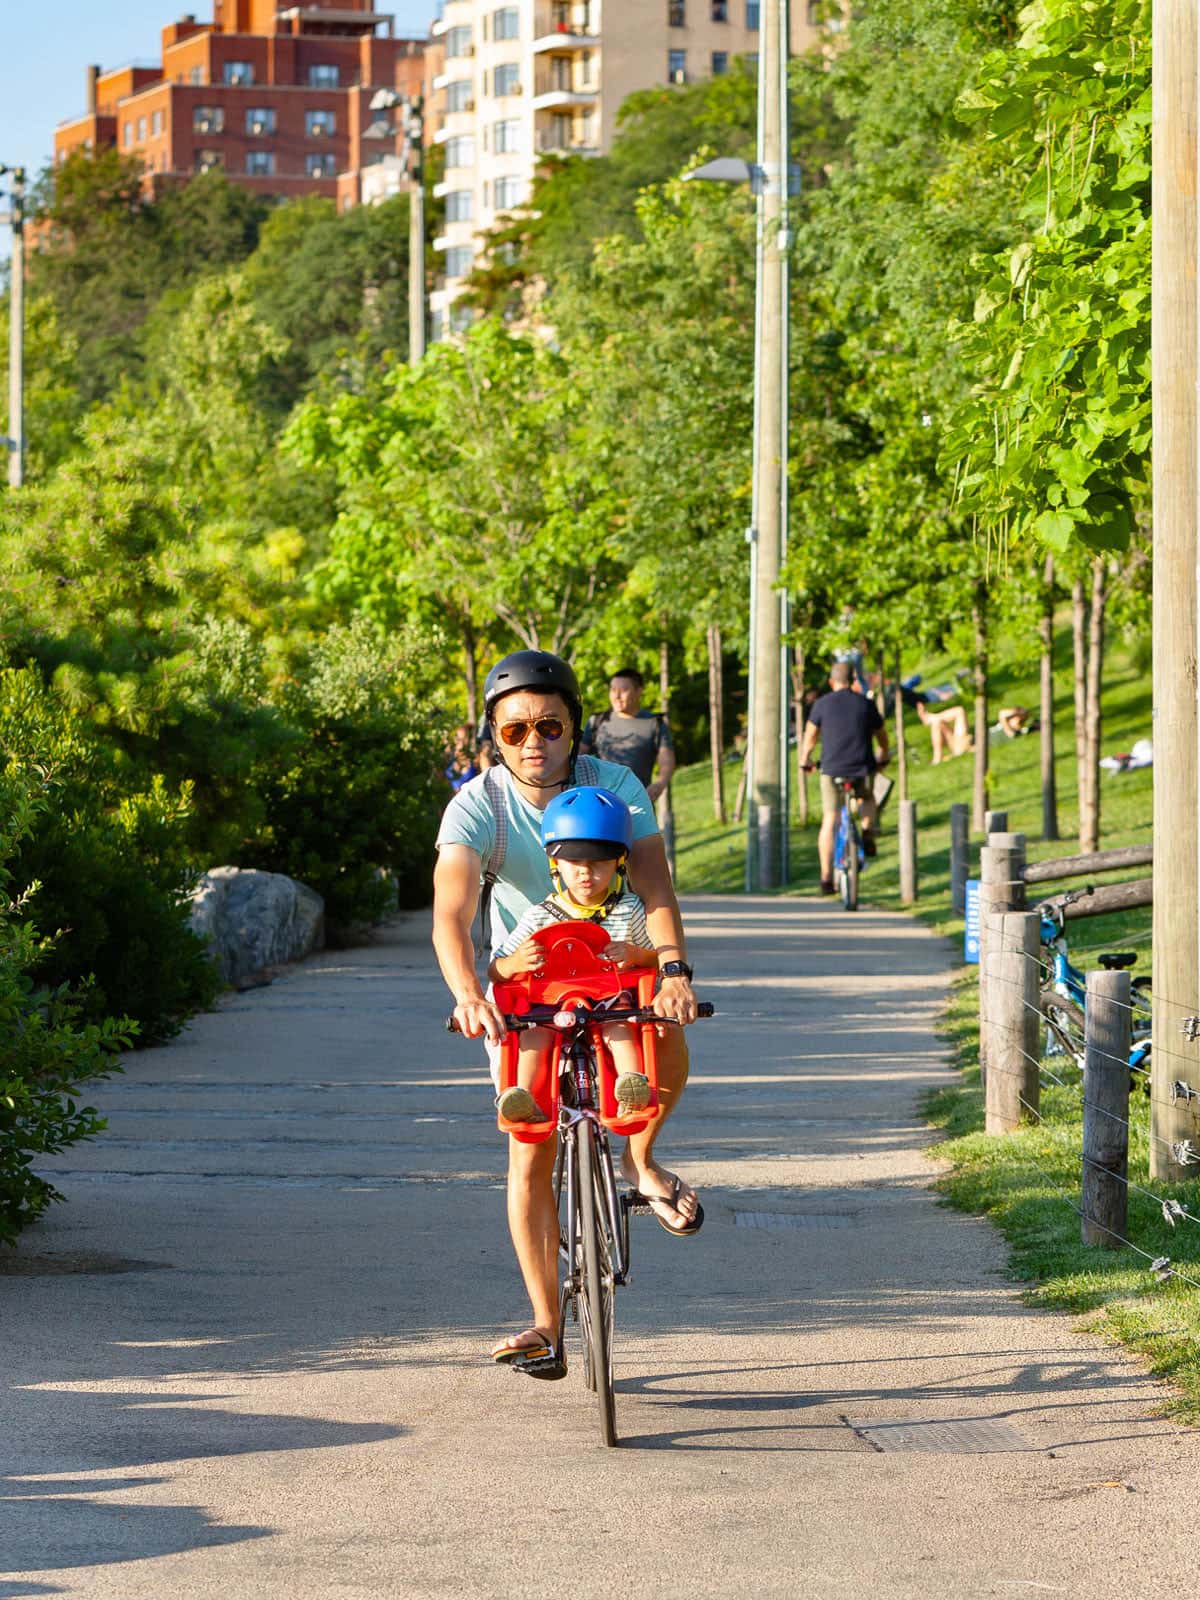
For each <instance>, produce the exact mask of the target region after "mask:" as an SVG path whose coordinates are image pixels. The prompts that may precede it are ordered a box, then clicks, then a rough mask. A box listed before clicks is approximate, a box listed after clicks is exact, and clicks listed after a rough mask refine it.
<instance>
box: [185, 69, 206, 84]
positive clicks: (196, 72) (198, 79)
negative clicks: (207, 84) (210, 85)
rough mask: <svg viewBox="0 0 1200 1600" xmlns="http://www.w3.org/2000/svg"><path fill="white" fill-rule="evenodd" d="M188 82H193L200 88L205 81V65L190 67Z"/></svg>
mask: <svg viewBox="0 0 1200 1600" xmlns="http://www.w3.org/2000/svg"><path fill="white" fill-rule="evenodd" d="M188 82H189V83H191V84H194V85H195V86H196V87H197V88H199V86H200V85H201V84H202V83H203V82H204V68H203V67H189V68H188Z"/></svg>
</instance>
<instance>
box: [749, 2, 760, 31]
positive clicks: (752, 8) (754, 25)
mask: <svg viewBox="0 0 1200 1600" xmlns="http://www.w3.org/2000/svg"><path fill="white" fill-rule="evenodd" d="M746 26H747V28H749V29H750V31H751V32H752V33H754V32H757V30H758V0H746Z"/></svg>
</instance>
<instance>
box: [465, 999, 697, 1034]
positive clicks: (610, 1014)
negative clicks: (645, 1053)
mask: <svg viewBox="0 0 1200 1600" xmlns="http://www.w3.org/2000/svg"><path fill="white" fill-rule="evenodd" d="M715 1014H716V1007H715V1006H714V1005H713V1003H712V1001H711V1000H701V1001H699V1002H698V1004H697V1006H696V1016H697V1017H711V1016H714V1015H715ZM502 1015H503V1016H504V1026H505V1027H506V1028H507V1029H508V1030H509V1032H510V1033H524V1032H525V1031H526V1030H527V1029H528V1028H544V1027H546V1026H547V1025H553V1024H554V1022H555V1019H556V1018H558V1017H561V1016H570V1017H572V1018H573V1019H574V1021H573V1024H572V1025H573V1026H576V1027H577V1026H578V1025H579V1024H580V1023H581V1022H598V1023H599V1022H666V1023H669V1024H672V1025H674V1026H675V1027H677V1028H681V1027H682V1026H683V1024H682V1023H681V1022H679V1021H677V1020H676V1018H675V1017H660V1016H659V1014H658V1012H657V1011H655V1010H654V1009H653V1007H651V1006H635V1007H632V1008H626V1009H625V1010H623V1011H587V1010H584V1009H583V1007H579V1008H578V1009H576V1010H573V1011H567V1010H565V1009H564V1008H560V1007H558V1006H535V1007H533V1009H532V1010H530V1011H526V1012H524V1013H523V1014H522V1015H520V1016H515V1015H513V1016H510V1015H508V1014H507V1013H502ZM559 1025H560V1026H563V1025H562V1024H559ZM564 1031H565V1030H564ZM446 1032H447V1033H461V1032H462V1029H461V1028H460V1027H459V1025H458V1023H457V1022H456V1021H455V1019H454V1017H453V1016H449V1017H447V1018H446Z"/></svg>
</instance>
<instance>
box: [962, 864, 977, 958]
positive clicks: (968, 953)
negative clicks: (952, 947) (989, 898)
mask: <svg viewBox="0 0 1200 1600" xmlns="http://www.w3.org/2000/svg"><path fill="white" fill-rule="evenodd" d="M966 917H967V925H966V928H965V929H964V930H963V960H964V961H974V962H975V963H977V964H978V961H979V879H978V878H968V879H967V903H966Z"/></svg>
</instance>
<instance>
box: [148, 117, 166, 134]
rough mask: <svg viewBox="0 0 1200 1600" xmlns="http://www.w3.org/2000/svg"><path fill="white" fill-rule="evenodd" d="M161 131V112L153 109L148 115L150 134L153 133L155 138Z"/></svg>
mask: <svg viewBox="0 0 1200 1600" xmlns="http://www.w3.org/2000/svg"><path fill="white" fill-rule="evenodd" d="M162 131H163V114H162V112H161V111H154V112H152V113H151V115H150V132H151V133H152V134H154V135H155V137H156V138H157V136H158V135H159V134H160V133H161V132H162Z"/></svg>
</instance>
